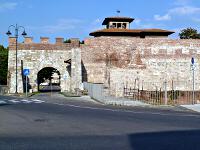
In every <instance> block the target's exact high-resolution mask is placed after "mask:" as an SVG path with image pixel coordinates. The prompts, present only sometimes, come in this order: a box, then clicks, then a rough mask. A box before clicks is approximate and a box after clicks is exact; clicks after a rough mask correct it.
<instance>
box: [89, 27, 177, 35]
mask: <svg viewBox="0 0 200 150" xmlns="http://www.w3.org/2000/svg"><path fill="white" fill-rule="evenodd" d="M106 33H123V34H126V33H127V34H129V35H130V34H132V35H134V34H142V33H144V34H145V33H161V34H162V33H163V34H166V35H170V34H172V33H174V32H173V31H168V30H162V29H116V28H113V29H102V30H97V31H94V32H91V33H90V35H91V36H96V35H101V34H103V35H104V34H106Z"/></svg>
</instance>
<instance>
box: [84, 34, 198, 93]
mask: <svg viewBox="0 0 200 150" xmlns="http://www.w3.org/2000/svg"><path fill="white" fill-rule="evenodd" d="M192 56H193V57H194V58H195V66H196V71H195V81H196V82H198V81H199V76H198V74H199V73H200V72H199V71H200V70H199V62H200V40H172V39H166V38H165V39H164V38H152V39H151V38H149V39H140V38H131V37H130V38H129V37H96V38H89V39H86V40H85V45H84V46H82V59H83V62H84V65H85V66H86V68H87V71H88V73H89V75H88V81H89V82H96V83H99V82H102V81H103V82H104V83H107V82H108V83H107V84H108V85H109V87H110V91H111V94H112V95H116V96H123V87H124V86H125V85H126V84H128V86H129V87H131V86H132V87H133V86H134V84H135V79H137V80H139V81H137V82H140V85H141V84H142V82H144V83H147V82H155V83H159V85H157V86H158V87H162V86H163V85H162V84H163V82H164V81H167V82H171V81H172V80H173V81H180V83H181V82H182V81H184V82H185V81H188V83H189V84H188V86H187V87H186V86H183V85H181V84H179V85H176V88H179V89H180V90H192V86H191V83H192V82H191V80H192V71H191V66H190V65H191V57H192ZM91 65H92V66H96V68H95V67H94V68H91V67H90V66H91ZM100 72H102V73H104V75H101V76H100V75H99V73H100ZM154 87H155V86H154ZM143 88H146V89H147V90H152V88H153V87H152V86H150V84H149V85H148V86H147V85H146V86H143ZM195 88H196V89H200V87H197V86H196V87H195Z"/></svg>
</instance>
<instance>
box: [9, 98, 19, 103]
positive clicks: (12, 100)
mask: <svg viewBox="0 0 200 150" xmlns="http://www.w3.org/2000/svg"><path fill="white" fill-rule="evenodd" d="M8 101H9V102H12V103H19V102H20V101H19V100H17V99H11V100H8Z"/></svg>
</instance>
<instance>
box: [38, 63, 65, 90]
mask: <svg viewBox="0 0 200 150" xmlns="http://www.w3.org/2000/svg"><path fill="white" fill-rule="evenodd" d="M37 82H38V91H40V92H59V91H61V87H60V72H59V71H58V70H57V69H55V68H53V67H45V68H43V69H41V70H40V71H39V72H38V74H37Z"/></svg>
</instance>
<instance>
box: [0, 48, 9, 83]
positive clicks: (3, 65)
mask: <svg viewBox="0 0 200 150" xmlns="http://www.w3.org/2000/svg"><path fill="white" fill-rule="evenodd" d="M7 72H8V48H5V47H4V46H3V45H0V85H7Z"/></svg>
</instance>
